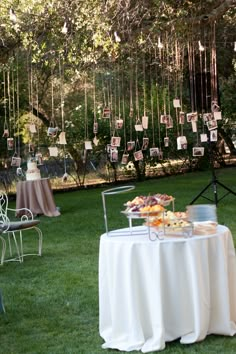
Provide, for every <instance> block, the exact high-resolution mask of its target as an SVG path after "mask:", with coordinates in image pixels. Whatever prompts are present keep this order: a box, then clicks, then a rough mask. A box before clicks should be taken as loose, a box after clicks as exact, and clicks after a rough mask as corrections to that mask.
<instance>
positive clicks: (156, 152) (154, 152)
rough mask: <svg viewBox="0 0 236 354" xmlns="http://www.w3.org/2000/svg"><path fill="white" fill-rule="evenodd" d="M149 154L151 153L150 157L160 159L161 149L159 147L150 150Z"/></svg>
mask: <svg viewBox="0 0 236 354" xmlns="http://www.w3.org/2000/svg"><path fill="white" fill-rule="evenodd" d="M149 152H150V157H159V148H157V147H153V148H150V150H149Z"/></svg>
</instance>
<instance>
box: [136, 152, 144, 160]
mask: <svg viewBox="0 0 236 354" xmlns="http://www.w3.org/2000/svg"><path fill="white" fill-rule="evenodd" d="M134 159H135V161H140V160H143V153H142V150H138V151H135V152H134Z"/></svg>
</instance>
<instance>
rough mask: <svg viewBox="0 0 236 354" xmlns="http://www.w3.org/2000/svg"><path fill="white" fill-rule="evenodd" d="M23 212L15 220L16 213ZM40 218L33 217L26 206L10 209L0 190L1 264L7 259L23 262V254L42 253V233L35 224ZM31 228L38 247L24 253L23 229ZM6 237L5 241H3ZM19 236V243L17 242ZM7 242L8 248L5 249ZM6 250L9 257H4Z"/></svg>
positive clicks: (4, 195)
mask: <svg viewBox="0 0 236 354" xmlns="http://www.w3.org/2000/svg"><path fill="white" fill-rule="evenodd" d="M19 212H21V214H22V212H23V215H22V216H21V218H20V220H19V219H18V220H16V215H17V213H19ZM39 223H40V220H36V219H34V215H33V213H32V212H31V210H29V209H27V208H21V209H12V208H9V207H8V196H7V194H6V193H5V192H0V234H1V236H0V238H1V240H2V255H1V264H3V263H4V262H9V261H19V262H23V260H24V257H25V256H31V255H38V256H41V254H42V242H43V234H42V231H41V230H40V228H39V227H38V226H37V225H38V224H39ZM30 229H31V230H33V231H35V232H36V236H37V237H38V248H37V252H35V253H24V247H23V231H26V230H30ZM5 236H6V237H7V241H8V242H7V243H6V241H5ZM18 237H19V244H18ZM12 240H13V242H14V247H15V253H13V249H12V243H11V241H12ZM7 244H8V249H7ZM7 251H8V253H9V257H8V258H6V252H7Z"/></svg>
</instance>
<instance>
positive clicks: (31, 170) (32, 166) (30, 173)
mask: <svg viewBox="0 0 236 354" xmlns="http://www.w3.org/2000/svg"><path fill="white" fill-rule="evenodd" d="M37 179H41V174H40V170H39V169H38V167H37V163H36V162H34V161H28V162H27V171H26V180H27V181H35V180H37Z"/></svg>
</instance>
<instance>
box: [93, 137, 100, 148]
mask: <svg viewBox="0 0 236 354" xmlns="http://www.w3.org/2000/svg"><path fill="white" fill-rule="evenodd" d="M93 143H94V145H95V146H98V143H99V139H98V138H97V137H96V135H95V137H94V138H93Z"/></svg>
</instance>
